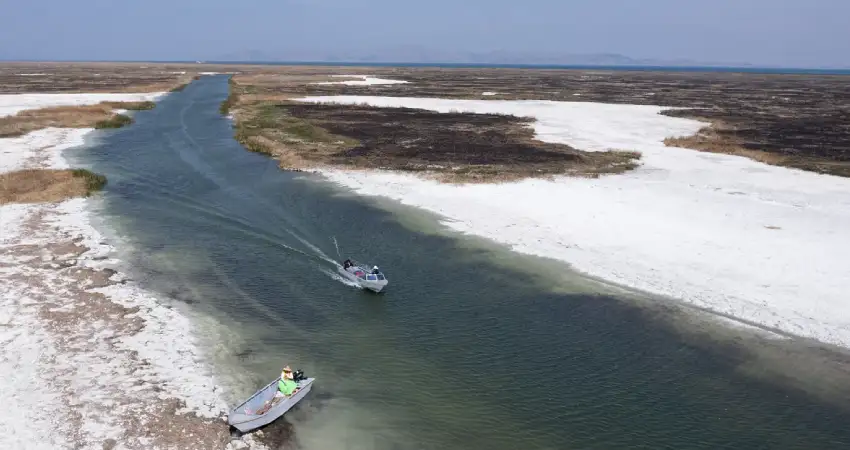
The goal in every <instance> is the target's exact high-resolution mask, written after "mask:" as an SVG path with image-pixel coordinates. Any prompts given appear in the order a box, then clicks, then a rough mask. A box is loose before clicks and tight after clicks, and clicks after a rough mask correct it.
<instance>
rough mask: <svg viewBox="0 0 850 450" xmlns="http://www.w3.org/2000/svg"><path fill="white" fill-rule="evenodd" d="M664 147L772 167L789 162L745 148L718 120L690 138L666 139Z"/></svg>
mask: <svg viewBox="0 0 850 450" xmlns="http://www.w3.org/2000/svg"><path fill="white" fill-rule="evenodd" d="M700 120H705V119H700ZM664 145H666V146H668V147H680V148H687V149H691V150H698V151H701V152H708V153H723V154H726V155H735V156H743V157H745V158H750V159H752V160H754V161H758V162H760V163H764V164H770V165H774V166H785V165H787V164H788V163H789V161H790V158H789V157H788V156H785V155H782V154H778V153H770V152H765V151H761V150H752V149H748V148H745V147H744V146H743V145H742V144H741V142H740V140H739V139H738V138H737V137H736V136H735V128H734V127H732V126H730V125H728V124H726V123H724V122H722V121H718V120H713V121H711V125H709V126H707V127H703V128H701V129H700V130H699V131H697V132H696V133H695V134H693V135H691V136H679V137H668V138H666V139H664Z"/></svg>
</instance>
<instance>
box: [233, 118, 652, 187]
mask: <svg viewBox="0 0 850 450" xmlns="http://www.w3.org/2000/svg"><path fill="white" fill-rule="evenodd" d="M251 112H252V113H253V115H252V116H251V119H250V120H245V121H240V122H239V124H238V125H237V138H238V139H239V140H240V141H242V142H243V143H244V144H246V147H248V148H249V149H252V150H254V151H261V152H264V153H269V154H272V155H274V156H278V157H279V158H280V159H281V165H282V167H284V168H292V169H301V168H308V167H316V166H327V165H330V166H335V167H344V168H357V169H390V170H398V171H406V172H418V173H422V174H426V175H428V176H434V177H436V178H438V179H440V180H442V181H448V182H494V181H508V180H515V179H520V178H526V177H544V176H551V175H557V174H572V175H580V176H598V175H599V174H603V173H618V172H622V171H624V170H629V169H632V168H634V167H635V165H636V161H635V160H636V159H637V158H639V157H640V155H639V154H637V153H634V152H619V151H611V152H597V153H588V152H581V151H578V150H575V149H573V148H571V147H569V146H567V145H562V144H548V143H544V142H541V141H538V140H536V139H534V131H533V129H532V128H531V126H530V125H531V123H532V122H533V119H530V118H524V117H515V116H506V115H494V114H469V113H438V112H432V111H427V110H421V109H412V108H378V107H371V106H363V105H334V104H327V105H323V104H306V103H285V104H265V105H261V106H259V107H255V109H254V110H252V111H251Z"/></svg>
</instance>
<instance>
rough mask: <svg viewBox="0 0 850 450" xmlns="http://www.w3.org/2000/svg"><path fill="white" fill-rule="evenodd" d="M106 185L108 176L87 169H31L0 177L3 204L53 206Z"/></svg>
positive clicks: (0, 198) (85, 195) (87, 194)
mask: <svg viewBox="0 0 850 450" xmlns="http://www.w3.org/2000/svg"><path fill="white" fill-rule="evenodd" d="M105 184H106V177H104V176H103V175H98V174H95V173H92V172H89V171H88V170H84V169H74V170H56V169H27V170H18V171H15V172H7V173H4V174H0V205H3V204H7V203H53V202H59V201H62V200H67V199H69V198H74V197H87V196H89V195H90V194H91V193H92V192H95V191H98V190H100V189H102V188H103V186H104V185H105Z"/></svg>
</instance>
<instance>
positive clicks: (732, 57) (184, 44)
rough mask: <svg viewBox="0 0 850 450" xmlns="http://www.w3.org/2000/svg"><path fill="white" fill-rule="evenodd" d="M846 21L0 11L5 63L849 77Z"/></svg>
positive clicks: (171, 1) (577, 1)
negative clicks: (714, 71)
mask: <svg viewBox="0 0 850 450" xmlns="http://www.w3.org/2000/svg"><path fill="white" fill-rule="evenodd" d="M848 21H850V0H711V1H695V0H559V1H555V0H522V1H517V0H423V1H417V0H360V1H356V0H241V1H227V2H225V1H222V0H167V1H166V0H137V1H117V0H0V58H2V59H84V60H86V59H88V60H91V59H98V60H101V59H106V60H113V59H124V60H128V59H130V60H135V59H155V60H195V59H204V60H206V59H220V58H221V57H223V56H227V55H232V54H237V55H238V54H244V53H245V52H247V51H259V52H262V54H263V55H264V56H271V57H274V58H279V57H286V56H292V55H295V56H300V57H302V58H303V57H307V58H308V59H322V58H323V57H326V56H327V55H329V54H336V55H343V56H345V55H349V56H352V55H353V56H362V55H368V54H378V55H380V54H382V52H385V51H388V50H387V49H392V48H396V47H416V48H420V49H425V50H427V51H429V52H431V53H436V54H438V55H441V54H445V55H454V54H458V53H464V52H488V51H506V52H511V53H512V54H523V53H541V52H542V53H549V54H552V53H555V54H593V53H618V54H622V55H626V56H629V57H634V58H653V59H678V58H686V59H690V60H695V61H700V62H745V63H753V64H760V65H782V66H798V67H815V66H850V26H848V25H847V23H848ZM411 54H413V53H411Z"/></svg>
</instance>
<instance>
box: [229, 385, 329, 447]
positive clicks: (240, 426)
mask: <svg viewBox="0 0 850 450" xmlns="http://www.w3.org/2000/svg"><path fill="white" fill-rule="evenodd" d="M292 375H293V376H292V380H293V381H295V383H296V384H297V385H298V387H297V388H296V389H295V391H293V392H292V394H291V395H289V396H286V395H284V394H283V393H281V392H280V391H279V390H278V386H277V383H278V382H279V381H280V377H278V378H277V379H276V380H274V381H272V382H271V383H269V384H268V385H266V386H265V387H263V388H262V389H260V390H259V391H257V392H256V393H254V395H252V396H251V398H249V399H248V400H245V401H244V402H242V403H241V404H240V405H239V406H237V407H235V408H233V409H232V410H231V411H230V413H229V414H228V415H227V423H228V424H230V425H231V426H233V427H234V428H236V429H237V430H239V431H240V432H242V433H246V432H248V431H251V430H254V429H256V428H259V427H261V426H263V425H268V424H270V423H272V422H274V421H275V420H277V419H278V418H280V417H281V416H283V415H284V414H285V413H286V412H287V411H289V410H290V409H291V408H292V407H293V406H295V405H296V404H298V402H300V401H301V400H302V399H303V398H304V397H305V396H306V395H307V394H308V393H309V392H310V389H311V388H312V387H313V381H314V380H315V378H307V377H305V376H304V372H303V371H301V370H296V371H294V372H293V373H292Z"/></svg>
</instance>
